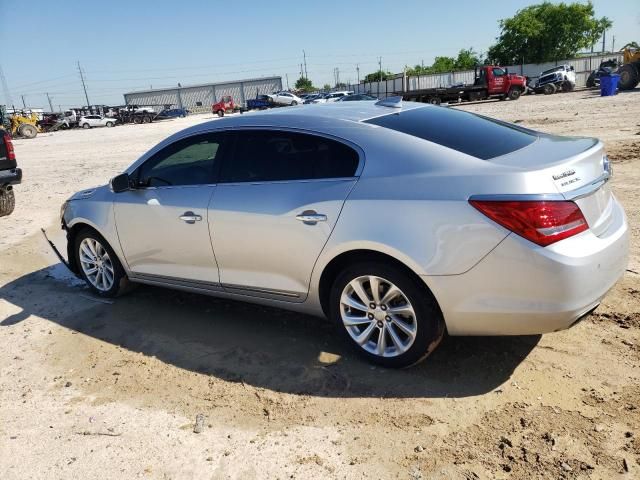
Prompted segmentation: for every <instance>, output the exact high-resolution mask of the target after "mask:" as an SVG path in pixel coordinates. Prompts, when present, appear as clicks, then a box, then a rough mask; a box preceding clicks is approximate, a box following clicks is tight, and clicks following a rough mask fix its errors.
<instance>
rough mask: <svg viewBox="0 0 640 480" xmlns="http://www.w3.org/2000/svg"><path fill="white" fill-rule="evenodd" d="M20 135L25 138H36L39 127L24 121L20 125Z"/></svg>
mask: <svg viewBox="0 0 640 480" xmlns="http://www.w3.org/2000/svg"><path fill="white" fill-rule="evenodd" d="M18 135H20V136H21V137H24V138H35V137H36V135H38V129H37V128H36V127H34V126H33V125H31V124H29V123H23V124H22V125H20V127H18Z"/></svg>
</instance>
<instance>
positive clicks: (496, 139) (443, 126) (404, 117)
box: [365, 107, 537, 160]
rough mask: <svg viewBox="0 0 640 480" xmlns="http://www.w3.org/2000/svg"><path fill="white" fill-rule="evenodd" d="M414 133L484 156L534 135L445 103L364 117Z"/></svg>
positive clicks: (525, 142)
mask: <svg viewBox="0 0 640 480" xmlns="http://www.w3.org/2000/svg"><path fill="white" fill-rule="evenodd" d="M365 123H371V124H373V125H378V126H380V127H385V128H390V129H391V130H396V131H398V132H402V133H406V134H407V135H413V136H414V137H418V138H422V139H424V140H428V141H430V142H433V143H437V144H438V145H442V146H444V147H448V148H451V149H452V150H457V151H458V152H462V153H466V154H467V155H472V156H474V157H477V158H481V159H483V160H488V159H490V158H494V157H499V156H500V155H506V154H507V153H511V152H514V151H516V150H519V149H521V148H523V147H526V146H527V145H530V144H531V143H533V142H534V141H535V140H536V138H537V137H536V136H535V135H533V134H531V133H527V132H525V131H523V130H520V129H519V128H517V127H512V126H509V125H507V124H504V123H500V122H497V121H494V120H491V119H489V118H484V117H480V116H478V115H474V114H471V113H467V112H462V111H460V110H456V109H453V108H446V107H424V108H416V109H412V110H407V111H404V112H397V113H392V114H390V115H384V116H382V117H376V118H372V119H370V120H365Z"/></svg>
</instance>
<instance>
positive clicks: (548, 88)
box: [542, 83, 557, 95]
mask: <svg viewBox="0 0 640 480" xmlns="http://www.w3.org/2000/svg"><path fill="white" fill-rule="evenodd" d="M556 90H557V88H556V86H555V85H554V84H553V83H547V84H546V85H545V86H544V87H542V92H543V93H544V94H545V95H553V94H554V93H556Z"/></svg>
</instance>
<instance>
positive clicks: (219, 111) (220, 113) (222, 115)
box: [218, 110, 224, 118]
mask: <svg viewBox="0 0 640 480" xmlns="http://www.w3.org/2000/svg"><path fill="white" fill-rule="evenodd" d="M218 116H219V117H220V118H222V117H224V110H218Z"/></svg>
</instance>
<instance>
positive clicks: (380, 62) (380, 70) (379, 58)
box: [378, 57, 382, 81]
mask: <svg viewBox="0 0 640 480" xmlns="http://www.w3.org/2000/svg"><path fill="white" fill-rule="evenodd" d="M378 71H379V72H380V81H382V57H378Z"/></svg>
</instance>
